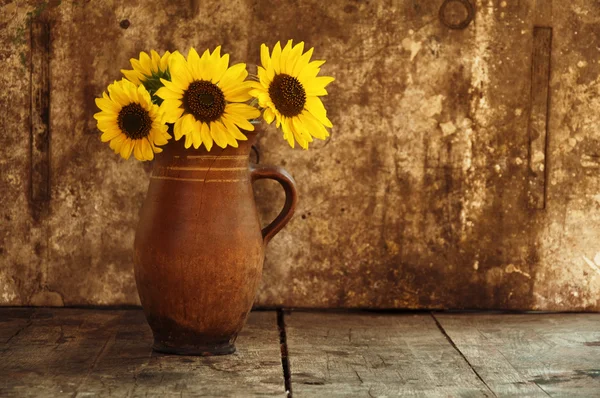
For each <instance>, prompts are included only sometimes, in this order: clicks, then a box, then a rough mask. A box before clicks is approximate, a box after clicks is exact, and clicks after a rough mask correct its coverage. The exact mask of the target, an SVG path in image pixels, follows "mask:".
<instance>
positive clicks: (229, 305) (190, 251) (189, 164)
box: [134, 132, 297, 355]
mask: <svg viewBox="0 0 600 398" xmlns="http://www.w3.org/2000/svg"><path fill="white" fill-rule="evenodd" d="M246 135H247V136H248V141H240V142H239V148H233V147H230V146H228V147H226V148H225V149H222V148H219V147H216V146H215V147H213V148H212V150H211V151H210V152H208V151H206V150H205V149H204V147H203V146H202V147H201V148H200V149H197V150H195V149H193V147H192V148H189V149H185V148H184V146H183V141H184V140H180V141H177V142H175V141H171V142H170V143H169V144H168V145H166V146H165V147H163V149H164V152H163V153H161V154H159V155H157V156H156V159H155V161H154V166H153V170H152V176H151V179H150V186H149V188H148V194H147V196H146V200H145V202H144V205H143V208H142V212H141V219H140V222H139V225H138V229H137V233H136V236H135V257H134V262H135V279H136V283H137V288H138V292H139V295H140V300H141V302H142V306H143V308H144V313H145V314H146V318H147V319H148V323H149V324H150V327H151V328H152V332H153V334H154V346H153V348H154V350H156V351H160V352H165V353H173V354H183V355H219V354H231V353H233V352H234V351H235V346H234V342H235V339H236V337H237V335H238V333H239V332H240V330H241V329H242V327H243V326H244V323H245V321H246V317H247V315H248V312H249V311H250V309H251V308H252V303H253V301H254V297H255V295H256V291H257V288H258V284H259V282H260V279H261V273H262V266H263V260H264V256H265V246H266V245H267V243H268V242H269V240H270V239H271V238H272V237H273V236H274V235H275V234H276V233H277V232H279V230H281V228H283V227H284V226H285V224H286V223H287V222H288V221H289V220H290V218H291V217H292V214H293V212H294V208H295V205H296V200H297V195H296V188H295V185H294V180H293V179H292V177H291V176H290V175H289V174H288V173H287V172H286V171H285V170H283V169H281V168H279V167H275V166H262V165H261V166H257V165H252V164H249V156H250V150H251V147H252V144H253V143H254V142H255V140H256V134H255V133H252V132H250V133H246ZM261 178H270V179H274V180H276V181H278V182H279V183H280V184H281V185H282V186H283V188H284V190H285V194H286V199H285V205H284V207H283V210H282V211H281V213H280V214H279V216H277V218H276V219H275V220H274V221H273V222H272V223H271V224H269V225H268V226H267V227H265V228H263V229H262V230H261V226H260V222H259V217H258V212H257V209H256V204H255V201H254V194H253V191H252V182H253V181H256V180H258V179H261Z"/></svg>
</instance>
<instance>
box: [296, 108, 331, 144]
mask: <svg viewBox="0 0 600 398" xmlns="http://www.w3.org/2000/svg"><path fill="white" fill-rule="evenodd" d="M298 117H299V118H300V119H301V120H302V122H303V123H304V125H306V127H307V129H308V132H309V133H310V135H312V136H313V137H315V138H318V139H320V140H324V139H326V138H327V137H329V132H328V131H327V129H325V126H323V123H321V122H319V121H318V120H317V119H316V118H315V117H314V116H313V115H311V114H310V113H309V112H306V111H304V112H302V114H300V115H298Z"/></svg>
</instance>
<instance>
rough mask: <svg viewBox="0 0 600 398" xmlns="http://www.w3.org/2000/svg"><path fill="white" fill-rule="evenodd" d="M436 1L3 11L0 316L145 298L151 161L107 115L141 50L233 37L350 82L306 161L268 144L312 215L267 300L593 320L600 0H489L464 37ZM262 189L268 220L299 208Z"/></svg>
mask: <svg viewBox="0 0 600 398" xmlns="http://www.w3.org/2000/svg"><path fill="white" fill-rule="evenodd" d="M442 3H443V0H432V1H424V0H398V1H392V2H390V1H388V0H373V1H369V2H349V1H346V0H333V1H329V2H323V1H319V0H306V1H302V2H293V1H281V2H272V1H267V0H235V1H233V0H232V1H227V2H222V1H217V0H209V1H189V0H186V1H182V2H170V1H166V0H159V1H154V2H139V1H124V0H115V1H108V0H97V1H94V2H87V1H73V2H68V1H63V2H59V1H54V0H52V1H48V2H38V1H12V2H11V1H8V2H3V3H2V5H1V6H0V26H1V27H2V29H0V43H1V44H2V45H1V46H0V61H2V65H3V73H2V75H1V76H0V83H1V84H2V87H3V88H4V89H3V90H2V93H0V113H1V114H2V115H3V117H2V118H0V130H1V131H2V132H3V133H2V134H0V167H1V171H2V172H1V173H0V199H1V203H2V208H1V209H0V220H1V221H2V222H1V223H0V304H2V305H56V306H60V305H89V304H93V305H113V304H134V305H135V304H139V300H138V295H137V292H136V286H135V281H134V278H133V267H132V247H133V237H134V230H135V227H136V225H137V223H138V219H139V209H140V207H141V203H142V201H143V198H144V196H145V193H146V189H147V186H148V181H149V178H150V177H149V174H150V168H151V166H150V165H149V164H141V163H139V162H135V161H133V160H131V161H127V162H126V161H122V160H120V159H119V157H118V156H115V155H114V154H112V153H111V151H110V149H109V148H108V146H107V145H106V144H103V143H101V142H100V140H99V132H98V131H97V129H96V126H95V121H94V119H93V117H92V116H93V114H94V113H95V112H96V108H95V104H94V97H97V96H99V95H101V93H102V91H103V90H104V89H105V88H106V85H107V84H108V83H109V82H112V81H113V80H114V79H118V78H120V77H121V74H120V72H119V69H121V68H128V67H129V59H130V58H131V57H133V56H136V55H137V54H139V52H140V51H142V50H144V51H147V50H149V49H156V50H158V51H164V50H174V49H181V50H184V52H185V50H186V49H187V48H188V47H189V46H191V45H194V46H196V48H198V49H204V48H208V47H211V48H214V47H215V46H216V45H217V44H222V45H223V51H224V52H228V53H229V54H231V60H232V61H233V62H248V64H252V63H255V64H256V63H258V62H259V47H260V44H261V43H263V42H264V43H266V44H267V45H269V46H272V45H273V44H274V43H275V42H276V41H277V40H286V39H288V38H293V39H294V40H296V41H300V40H304V41H305V43H306V48H309V47H313V46H314V47H315V53H314V54H315V57H316V58H322V59H326V60H327V63H326V64H325V65H324V66H323V69H322V71H323V74H326V75H332V76H334V77H335V78H336V81H335V82H334V83H332V85H331V86H330V87H329V92H330V95H329V96H328V97H327V98H326V100H325V101H326V107H327V109H328V111H329V113H328V115H329V116H330V118H331V119H332V121H333V124H334V128H333V130H332V134H331V138H330V139H329V140H328V141H326V142H315V143H314V145H312V147H311V149H310V150H309V151H299V150H291V149H290V148H289V147H288V146H287V144H286V143H285V142H284V140H282V138H281V132H279V131H277V130H275V129H274V128H270V129H269V130H268V131H266V132H265V134H264V135H263V136H262V137H261V139H260V141H259V146H260V151H261V158H262V159H261V161H262V162H264V163H267V164H275V165H280V166H284V167H285V168H286V169H287V170H288V171H289V172H290V174H291V175H292V176H293V177H294V178H295V180H296V181H297V183H298V189H299V205H298V211H297V216H295V217H294V218H293V219H292V220H291V222H290V223H289V224H288V225H287V226H286V228H284V230H283V231H282V232H281V233H280V234H278V236H277V237H275V238H274V239H273V241H272V242H271V243H270V245H269V248H268V252H267V258H266V262H265V267H264V274H263V282H262V286H261V288H260V289H259V292H258V295H257V301H256V305H257V306H265V307H273V306H302V307H322V308H332V307H346V308H367V307H369V308H371V307H376V308H473V307H476V308H501V309H545V310H590V311H591V310H594V311H598V310H600V246H598V242H600V237H599V231H600V212H599V211H596V210H597V209H598V206H600V197H599V196H598V192H600V179H598V178H597V176H598V171H599V170H600V156H598V154H599V153H600V129H598V128H597V126H598V125H600V113H599V112H598V109H600V99H599V96H598V95H597V87H598V84H600V79H599V76H600V64H598V62H595V60H596V59H597V55H598V50H597V45H598V44H597V43H598V42H600V28H599V27H600V13H598V12H597V7H598V5H597V1H596V0H572V1H563V2H558V1H554V2H552V1H549V0H544V1H542V0H502V1H500V0H494V1H488V0H476V1H472V3H473V4H474V5H475V9H476V15H475V20H474V22H473V23H471V24H469V26H468V27H466V28H465V29H464V30H451V29H448V28H447V27H446V26H444V25H443V24H442V23H441V22H440V21H439V18H438V13H439V8H440V5H441V4H442ZM550 10H551V11H550ZM540 12H541V13H542V14H540ZM550 17H551V26H552V29H553V33H554V35H553V43H552V47H553V51H552V54H553V55H552V76H551V79H550V81H549V94H550V96H551V98H552V102H551V104H550V105H551V106H550V117H549V120H548V126H547V128H548V132H549V135H548V137H549V139H548V140H547V141H548V142H547V154H546V159H547V164H546V166H547V167H546V172H547V175H546V186H547V191H546V199H547V206H546V208H545V211H543V212H542V211H531V208H530V207H529V204H528V200H529V199H528V190H529V184H528V178H529V162H528V151H529V133H528V124H529V106H530V94H531V65H532V54H533V28H534V26H536V25H538V24H540V23H543V26H548V23H547V22H544V21H548V20H549V18H550ZM38 18H43V19H44V20H45V21H47V22H48V24H49V28H50V32H51V36H52V37H51V38H52V40H51V41H50V43H49V48H50V57H49V77H50V88H51V97H52V106H51V108H50V117H49V128H50V133H51V136H52V147H51V153H50V154H49V164H50V196H51V198H52V199H51V201H50V202H48V203H47V205H48V206H46V207H47V211H44V210H43V209H39V208H38V206H36V205H35V203H30V202H31V201H30V192H29V190H30V189H29V184H30V183H29V178H30V175H29V174H30V173H29V171H30V167H31V161H30V147H31V142H30V140H29V137H30V133H31V131H30V119H31V112H30V107H31V102H32V98H31V87H30V86H31V82H30V81H29V80H30V76H31V68H32V65H31V62H30V60H31V54H30V52H31V50H32V47H31V43H30V40H29V37H30V34H29V32H30V28H31V26H32V25H31V23H32V21H33V20H34V19H35V20H37V19H38ZM90 49H93V51H90ZM115 49H118V51H116V50H115ZM266 184H267V183H264V184H263V183H262V182H258V183H257V185H256V194H257V200H258V206H259V209H260V210H261V212H262V213H263V215H264V221H265V223H266V222H268V221H270V220H272V219H274V218H275V216H276V214H277V212H278V211H279V210H280V208H281V204H282V203H283V201H284V198H283V197H282V194H281V192H280V191H281V190H280V188H279V187H277V186H275V184H272V186H269V185H266ZM538 191H539V190H538ZM441 282H443V283H441Z"/></svg>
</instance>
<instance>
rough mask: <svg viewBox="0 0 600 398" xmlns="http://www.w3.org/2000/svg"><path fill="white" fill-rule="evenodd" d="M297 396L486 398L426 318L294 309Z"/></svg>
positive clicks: (289, 324)
mask: <svg viewBox="0 0 600 398" xmlns="http://www.w3.org/2000/svg"><path fill="white" fill-rule="evenodd" d="M285 323H286V334H287V347H288V350H289V359H290V368H291V381H292V392H293V394H294V395H295V396H301V397H302V396H315V397H348V396H353V397H357V396H371V397H377V396H427V397H448V396H461V397H485V396H492V394H491V392H490V391H489V390H488V389H487V387H486V386H485V385H484V384H483V383H482V382H481V381H480V380H479V379H478V377H477V375H476V374H475V373H474V372H473V370H472V369H471V368H470V367H469V365H468V364H467V363H466V362H465V361H464V359H463V358H462V357H461V356H460V354H459V353H458V352H457V351H456V350H455V349H454V348H453V347H452V345H451V344H450V343H449V342H448V340H447V339H446V338H445V337H444V335H443V334H442V333H441V332H440V330H439V329H438V327H437V325H436V323H435V321H434V320H433V318H432V317H431V316H429V315H408V314H407V315H398V314H389V315H375V314H368V313H350V314H332V313H328V314H322V313H321V314H315V313H300V312H294V313H292V314H291V315H289V316H286V318H285Z"/></svg>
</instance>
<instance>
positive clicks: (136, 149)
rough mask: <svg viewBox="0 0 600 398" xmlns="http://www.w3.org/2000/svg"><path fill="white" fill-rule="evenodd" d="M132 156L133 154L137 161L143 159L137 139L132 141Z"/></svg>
mask: <svg viewBox="0 0 600 398" xmlns="http://www.w3.org/2000/svg"><path fill="white" fill-rule="evenodd" d="M133 156H135V158H136V159H137V160H139V161H144V160H145V159H144V154H143V153H142V145H141V143H140V142H139V140H138V141H137V142H134V143H133Z"/></svg>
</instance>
